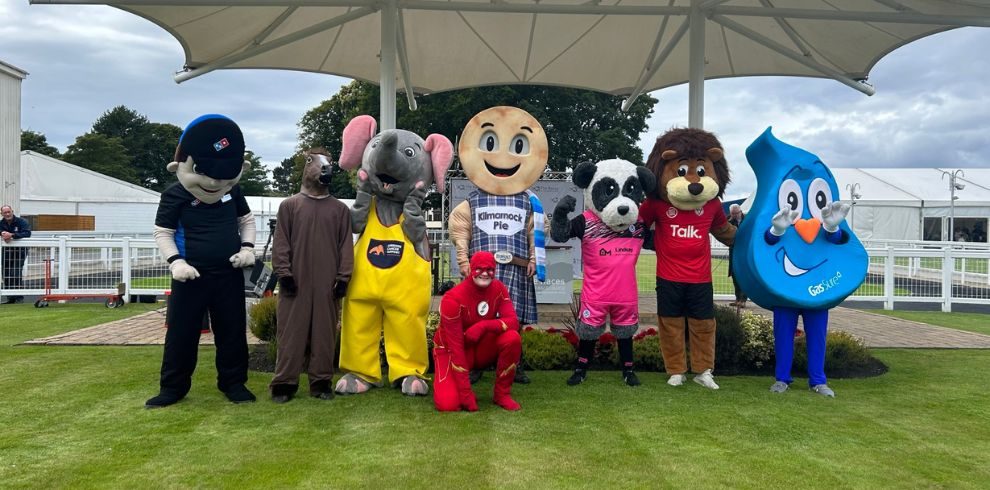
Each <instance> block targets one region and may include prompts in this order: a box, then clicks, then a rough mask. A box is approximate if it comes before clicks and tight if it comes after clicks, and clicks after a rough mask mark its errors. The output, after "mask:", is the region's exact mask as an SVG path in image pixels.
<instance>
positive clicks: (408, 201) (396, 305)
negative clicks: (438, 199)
mask: <svg viewBox="0 0 990 490" xmlns="http://www.w3.org/2000/svg"><path fill="white" fill-rule="evenodd" d="M376 127H377V125H376V123H375V120H374V118H372V117H370V116H358V117H356V118H354V119H352V120H351V121H350V122H349V123H348V124H347V127H346V128H344V134H343V149H342V151H341V155H340V167H341V168H343V169H347V170H351V169H355V168H358V167H360V168H359V170H358V173H357V177H358V192H357V198H356V199H355V202H354V207H353V208H352V210H351V224H352V227H353V231H354V233H358V234H360V237H359V238H358V241H357V243H356V244H355V246H354V272H353V274H352V276H351V281H350V283H349V285H348V288H347V295H346V297H345V298H344V305H343V314H342V317H343V318H342V325H341V334H340V369H341V370H342V371H344V372H346V373H347V374H345V375H344V376H343V377H341V379H340V380H339V381H338V382H337V385H336V387H335V389H336V391H337V393H340V394H356V393H364V392H366V391H368V390H369V389H371V388H372V387H375V386H381V385H382V373H381V362H380V359H379V343H380V341H381V339H382V337H383V336H384V339H385V355H386V358H387V360H388V367H389V369H388V378H389V383H390V384H391V385H392V386H396V387H401V389H402V393H404V394H406V395H410V396H416V395H426V394H427V393H428V392H429V385H428V384H427V382H426V380H425V376H426V370H427V368H428V365H429V358H428V353H427V350H426V316H427V312H428V311H429V308H430V287H431V285H430V244H429V242H428V241H427V238H426V221H425V219H424V218H423V210H422V205H423V199H424V198H425V197H426V193H427V191H428V190H429V188H430V186H431V185H432V184H433V182H434V179H436V183H437V189H438V190H439V191H440V192H443V186H444V181H443V175H444V173H445V172H446V171H447V168H449V167H450V163H451V160H452V158H453V145H452V144H451V143H450V140H448V139H447V138H445V137H443V136H441V135H439V134H431V135H429V136H428V137H427V138H426V139H425V140H424V139H423V138H421V137H419V136H417V135H416V134H415V133H412V132H410V131H405V130H401V129H390V130H385V131H382V132H381V133H377V134H376ZM396 225H398V226H396Z"/></svg>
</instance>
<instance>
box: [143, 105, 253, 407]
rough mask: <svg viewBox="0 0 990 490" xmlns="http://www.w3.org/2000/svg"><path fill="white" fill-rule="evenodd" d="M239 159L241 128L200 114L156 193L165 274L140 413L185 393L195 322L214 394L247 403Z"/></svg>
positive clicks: (245, 231) (249, 219) (247, 221)
mask: <svg viewBox="0 0 990 490" xmlns="http://www.w3.org/2000/svg"><path fill="white" fill-rule="evenodd" d="M249 166H250V163H249V162H247V161H245V160H244V137H243V135H242V134H241V129H240V128H239V127H238V126H237V124H235V123H234V121H232V120H230V119H228V118H227V117H225V116H221V115H217V114H208V115H205V116H201V117H199V118H197V119H196V120H194V121H192V122H191V123H189V125H188V126H186V129H185V130H184V131H183V132H182V135H181V136H180V137H179V145H178V147H177V148H176V150H175V159H174V161H173V162H171V163H169V164H168V166H167V168H168V171H169V172H173V173H175V174H176V176H177V177H178V180H179V181H178V182H176V183H174V184H172V185H171V186H170V187H168V188H167V189H165V191H164V192H162V196H161V201H160V202H159V203H158V213H157V215H156V217H155V231H154V236H155V242H156V243H157V244H158V250H159V251H160V252H161V254H162V257H165V259H166V260H167V261H168V264H169V270H170V271H171V273H172V284H171V288H172V293H171V298H170V300H169V310H170V311H169V316H170V321H169V328H168V331H167V332H166V334H165V352H164V355H163V358H162V370H161V382H160V384H161V389H160V392H159V393H158V395H157V396H155V397H153V398H151V399H150V400H148V401H147V402H146V403H145V406H146V407H148V408H159V407H165V406H168V405H172V404H174V403H176V402H178V401H179V400H181V399H182V398H183V397H185V396H186V394H187V393H188V392H189V388H190V386H191V381H192V374H193V370H195V369H196V355H197V353H198V351H199V336H200V328H201V327H202V321H203V316H204V315H205V314H206V313H207V312H209V314H210V319H211V320H212V325H211V326H212V330H213V336H214V341H215V344H216V366H217V388H219V389H220V391H222V392H223V393H224V394H225V395H226V396H227V398H228V399H229V400H230V401H232V402H234V403H245V402H253V401H254V400H255V396H254V394H252V393H251V392H250V391H249V390H248V389H247V387H246V386H245V385H244V384H245V383H246V382H247V370H248V347H247V333H246V325H247V318H246V313H245V308H244V274H243V272H242V271H241V268H242V267H247V266H250V265H253V264H254V238H255V224H254V215H253V214H252V213H251V209H250V208H249V207H248V204H247V201H246V200H245V199H244V195H243V194H241V188H240V187H239V186H238V185H237V181H238V180H240V178H241V173H242V172H243V171H244V170H247V169H248V167H249Z"/></svg>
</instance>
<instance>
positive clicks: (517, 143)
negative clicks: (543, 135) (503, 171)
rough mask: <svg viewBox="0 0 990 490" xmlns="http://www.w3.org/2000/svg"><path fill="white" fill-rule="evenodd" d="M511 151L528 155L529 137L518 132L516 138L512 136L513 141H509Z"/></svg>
mask: <svg viewBox="0 0 990 490" xmlns="http://www.w3.org/2000/svg"><path fill="white" fill-rule="evenodd" d="M509 153H514V154H516V155H528V154H529V139H528V138H526V136H525V135H521V134H517V135H516V137H515V138H512V142H511V143H509Z"/></svg>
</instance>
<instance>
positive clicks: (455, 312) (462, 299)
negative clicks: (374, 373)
mask: <svg viewBox="0 0 990 490" xmlns="http://www.w3.org/2000/svg"><path fill="white" fill-rule="evenodd" d="M470 267H471V271H470V275H469V276H468V277H466V278H465V279H464V280H462V281H461V282H460V284H458V285H457V286H454V288H453V289H451V290H450V291H448V292H447V293H446V294H444V295H443V299H442V300H441V301H440V325H439V327H438V328H437V332H436V334H435V335H434V337H433V346H434V347H433V360H434V366H436V374H435V375H434V378H433V403H434V405H435V406H436V408H437V410H439V411H441V412H456V411H458V410H467V411H469V412H474V411H476V410H478V401H477V399H476V398H475V396H474V390H472V389H471V381H470V379H468V373H469V372H470V370H471V369H481V368H486V367H489V366H491V365H495V395H494V397H493V401H494V402H495V404H496V405H498V406H500V407H502V408H504V409H506V410H519V408H520V407H519V403H517V402H516V401H515V400H513V399H512V383H513V378H514V377H515V371H516V367H517V365H518V363H519V354H520V352H521V350H522V338H521V337H520V336H519V320H518V319H517V318H516V311H515V308H513V306H512V300H511V299H510V298H509V290H508V289H506V287H505V285H504V284H502V283H501V282H500V281H499V280H498V279H495V275H496V273H495V271H496V268H497V264H496V262H495V257H494V256H493V255H492V254H491V253H490V252H485V251H481V252H478V253H476V254H474V255H473V256H472V257H471V262H470Z"/></svg>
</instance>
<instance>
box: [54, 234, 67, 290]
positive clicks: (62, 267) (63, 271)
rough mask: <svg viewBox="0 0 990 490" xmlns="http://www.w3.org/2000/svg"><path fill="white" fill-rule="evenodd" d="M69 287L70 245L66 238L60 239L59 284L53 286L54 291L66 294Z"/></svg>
mask: <svg viewBox="0 0 990 490" xmlns="http://www.w3.org/2000/svg"><path fill="white" fill-rule="evenodd" d="M68 289H69V246H68V243H66V238H65V237H64V236H63V237H59V239H58V286H57V287H52V290H53V291H52V292H54V293H57V294H66V291H67V290H68Z"/></svg>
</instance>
